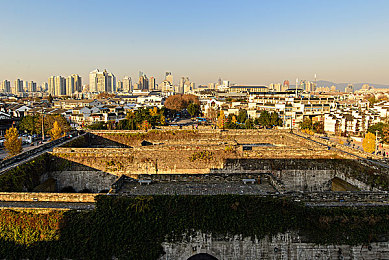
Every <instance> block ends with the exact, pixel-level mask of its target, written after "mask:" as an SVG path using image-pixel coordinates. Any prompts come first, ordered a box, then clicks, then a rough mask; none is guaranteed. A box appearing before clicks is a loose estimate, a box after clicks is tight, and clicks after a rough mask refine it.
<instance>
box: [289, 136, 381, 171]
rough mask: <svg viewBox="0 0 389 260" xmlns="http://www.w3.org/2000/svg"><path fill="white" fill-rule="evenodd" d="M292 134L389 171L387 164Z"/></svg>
mask: <svg viewBox="0 0 389 260" xmlns="http://www.w3.org/2000/svg"><path fill="white" fill-rule="evenodd" d="M292 134H294V135H295V136H298V137H301V138H304V139H306V140H309V141H311V142H314V143H317V144H320V145H323V146H325V147H328V149H331V150H334V151H337V152H342V153H345V154H347V155H351V156H353V157H356V158H358V159H361V160H365V161H368V162H370V163H372V164H375V165H378V166H380V167H384V168H387V169H389V165H387V164H385V163H381V162H378V161H376V160H371V159H368V158H365V157H362V156H360V155H357V154H355V153H350V152H347V151H345V150H343V149H340V148H336V147H331V146H329V145H327V144H325V143H322V142H319V141H316V140H313V139H312V138H308V137H305V136H303V135H300V134H297V133H295V132H293V133H292Z"/></svg>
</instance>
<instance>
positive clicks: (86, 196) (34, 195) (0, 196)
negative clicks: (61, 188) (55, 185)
mask: <svg viewBox="0 0 389 260" xmlns="http://www.w3.org/2000/svg"><path fill="white" fill-rule="evenodd" d="M96 195H97V194H93V193H45V192H0V201H26V202H35V201H40V202H84V203H94V202H95V197H96Z"/></svg>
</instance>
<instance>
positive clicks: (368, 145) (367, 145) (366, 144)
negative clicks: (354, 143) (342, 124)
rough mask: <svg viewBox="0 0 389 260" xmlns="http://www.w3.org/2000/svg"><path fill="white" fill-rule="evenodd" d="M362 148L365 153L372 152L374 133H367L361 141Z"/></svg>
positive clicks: (373, 148) (373, 149)
mask: <svg viewBox="0 0 389 260" xmlns="http://www.w3.org/2000/svg"><path fill="white" fill-rule="evenodd" d="M362 147H363V150H364V151H365V152H367V153H373V152H374V151H375V135H374V134H372V133H367V134H366V135H365V138H364V139H363V141H362Z"/></svg>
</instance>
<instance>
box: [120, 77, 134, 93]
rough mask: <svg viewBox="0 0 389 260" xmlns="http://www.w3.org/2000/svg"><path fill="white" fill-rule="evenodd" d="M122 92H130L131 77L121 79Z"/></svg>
mask: <svg viewBox="0 0 389 260" xmlns="http://www.w3.org/2000/svg"><path fill="white" fill-rule="evenodd" d="M122 84H123V88H122V89H123V92H125V93H129V92H131V91H132V80H131V77H127V76H126V77H124V78H123V83H122Z"/></svg>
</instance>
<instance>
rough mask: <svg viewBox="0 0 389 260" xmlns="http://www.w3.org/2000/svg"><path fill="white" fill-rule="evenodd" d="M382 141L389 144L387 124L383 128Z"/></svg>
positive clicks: (388, 127) (388, 126)
mask: <svg viewBox="0 0 389 260" xmlns="http://www.w3.org/2000/svg"><path fill="white" fill-rule="evenodd" d="M381 136H382V141H383V142H384V143H386V144H389V125H385V126H384V127H383V128H382V135H381Z"/></svg>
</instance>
